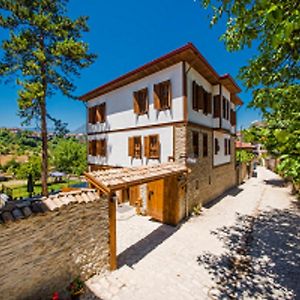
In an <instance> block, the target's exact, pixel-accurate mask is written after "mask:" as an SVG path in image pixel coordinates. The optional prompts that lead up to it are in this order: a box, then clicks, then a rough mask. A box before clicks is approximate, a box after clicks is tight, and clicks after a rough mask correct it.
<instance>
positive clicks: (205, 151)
mask: <svg viewBox="0 0 300 300" xmlns="http://www.w3.org/2000/svg"><path fill="white" fill-rule="evenodd" d="M207 156H208V135H207V133H203V157H207Z"/></svg>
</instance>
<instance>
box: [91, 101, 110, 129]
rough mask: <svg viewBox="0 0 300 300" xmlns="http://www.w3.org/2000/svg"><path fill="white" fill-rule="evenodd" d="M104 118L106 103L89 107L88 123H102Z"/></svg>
mask: <svg viewBox="0 0 300 300" xmlns="http://www.w3.org/2000/svg"><path fill="white" fill-rule="evenodd" d="M105 119H106V104H105V103H102V104H100V105H97V106H93V107H90V108H89V123H91V124H97V123H104V122H105Z"/></svg>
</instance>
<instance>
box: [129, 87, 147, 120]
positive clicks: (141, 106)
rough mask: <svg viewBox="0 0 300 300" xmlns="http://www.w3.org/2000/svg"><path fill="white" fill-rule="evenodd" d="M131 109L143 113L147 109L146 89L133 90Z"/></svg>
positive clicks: (136, 112) (139, 113)
mask: <svg viewBox="0 0 300 300" xmlns="http://www.w3.org/2000/svg"><path fill="white" fill-rule="evenodd" d="M133 110H134V113H135V114H138V115H143V114H146V113H147V112H148V110H149V97H148V89H147V88H144V89H142V90H139V91H136V92H133Z"/></svg>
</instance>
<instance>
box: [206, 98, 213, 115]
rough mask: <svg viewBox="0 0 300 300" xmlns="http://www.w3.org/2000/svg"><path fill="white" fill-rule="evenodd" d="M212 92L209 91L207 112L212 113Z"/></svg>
mask: <svg viewBox="0 0 300 300" xmlns="http://www.w3.org/2000/svg"><path fill="white" fill-rule="evenodd" d="M211 104H212V103H211V93H207V113H208V114H211V111H212V109H211Z"/></svg>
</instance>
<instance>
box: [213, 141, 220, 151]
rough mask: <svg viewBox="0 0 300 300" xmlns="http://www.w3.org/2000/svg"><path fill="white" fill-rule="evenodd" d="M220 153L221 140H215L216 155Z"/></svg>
mask: <svg viewBox="0 0 300 300" xmlns="http://www.w3.org/2000/svg"><path fill="white" fill-rule="evenodd" d="M219 151H220V144H219V139H218V138H216V137H215V138H214V154H215V155H218V153H219Z"/></svg>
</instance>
